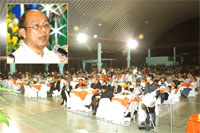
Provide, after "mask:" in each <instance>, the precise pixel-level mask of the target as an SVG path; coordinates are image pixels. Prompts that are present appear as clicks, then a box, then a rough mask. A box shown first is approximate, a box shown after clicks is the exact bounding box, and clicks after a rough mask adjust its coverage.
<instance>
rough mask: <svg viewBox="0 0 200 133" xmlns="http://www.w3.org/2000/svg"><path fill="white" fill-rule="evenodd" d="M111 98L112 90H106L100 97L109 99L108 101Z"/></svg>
mask: <svg viewBox="0 0 200 133" xmlns="http://www.w3.org/2000/svg"><path fill="white" fill-rule="evenodd" d="M112 97H113V92H112V90H108V89H107V90H106V91H104V92H103V93H102V95H101V98H110V100H111V99H112ZM101 98H100V99H101Z"/></svg>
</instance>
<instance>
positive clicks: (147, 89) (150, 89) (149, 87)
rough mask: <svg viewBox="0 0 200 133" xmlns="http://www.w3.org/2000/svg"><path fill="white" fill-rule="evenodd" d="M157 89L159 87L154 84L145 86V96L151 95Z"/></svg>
mask: <svg viewBox="0 0 200 133" xmlns="http://www.w3.org/2000/svg"><path fill="white" fill-rule="evenodd" d="M156 89H157V85H156V84H154V83H152V84H151V85H150V84H149V83H147V84H146V86H145V90H144V95H145V94H147V93H151V92H153V91H154V90H156Z"/></svg>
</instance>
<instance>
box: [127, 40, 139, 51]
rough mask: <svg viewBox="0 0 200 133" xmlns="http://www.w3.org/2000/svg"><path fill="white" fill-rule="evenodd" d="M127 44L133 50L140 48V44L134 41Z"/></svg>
mask: <svg viewBox="0 0 200 133" xmlns="http://www.w3.org/2000/svg"><path fill="white" fill-rule="evenodd" d="M127 44H128V47H129V48H131V49H135V48H136V47H137V46H138V42H137V41H136V40H133V39H130V40H128V43H127Z"/></svg>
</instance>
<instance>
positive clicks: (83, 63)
mask: <svg viewBox="0 0 200 133" xmlns="http://www.w3.org/2000/svg"><path fill="white" fill-rule="evenodd" d="M82 65H83V72H85V65H86V63H85V62H82Z"/></svg>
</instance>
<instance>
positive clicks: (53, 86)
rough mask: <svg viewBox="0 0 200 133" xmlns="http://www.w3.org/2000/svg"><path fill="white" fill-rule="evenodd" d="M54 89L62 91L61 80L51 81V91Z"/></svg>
mask: <svg viewBox="0 0 200 133" xmlns="http://www.w3.org/2000/svg"><path fill="white" fill-rule="evenodd" d="M55 84H56V86H55ZM54 90H58V91H60V81H55V82H53V83H51V88H50V92H53V91H54Z"/></svg>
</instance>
